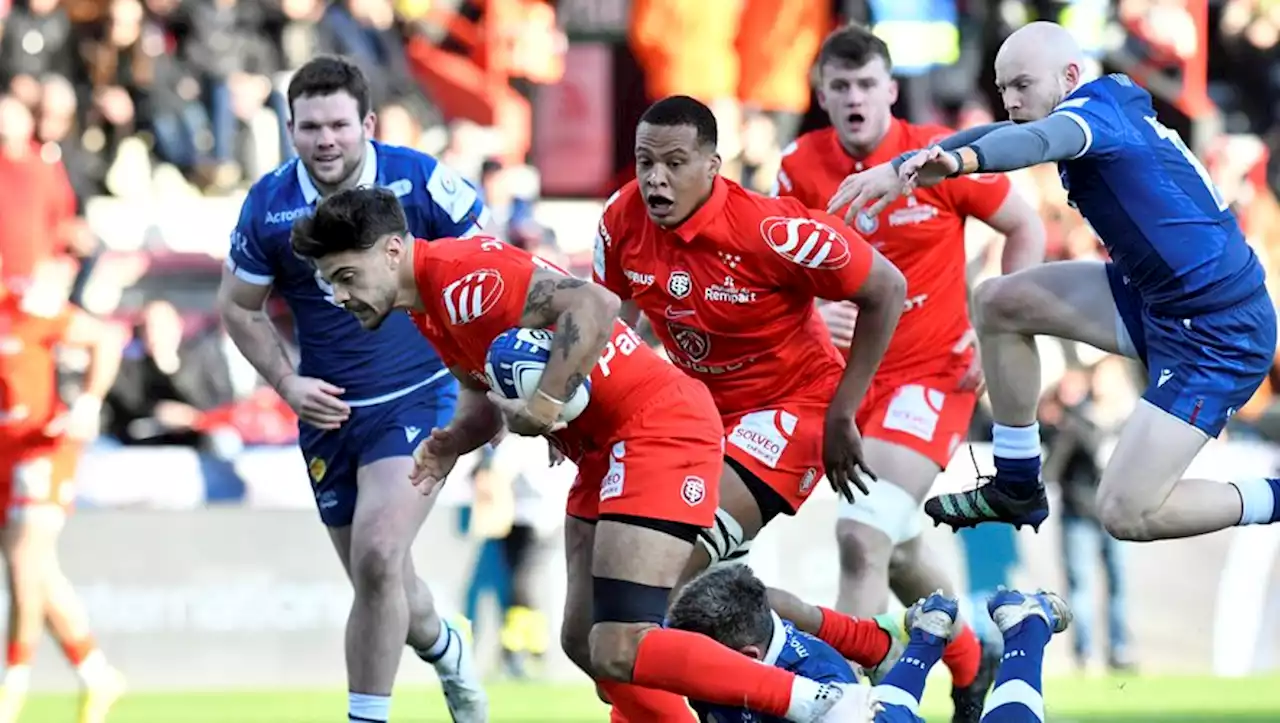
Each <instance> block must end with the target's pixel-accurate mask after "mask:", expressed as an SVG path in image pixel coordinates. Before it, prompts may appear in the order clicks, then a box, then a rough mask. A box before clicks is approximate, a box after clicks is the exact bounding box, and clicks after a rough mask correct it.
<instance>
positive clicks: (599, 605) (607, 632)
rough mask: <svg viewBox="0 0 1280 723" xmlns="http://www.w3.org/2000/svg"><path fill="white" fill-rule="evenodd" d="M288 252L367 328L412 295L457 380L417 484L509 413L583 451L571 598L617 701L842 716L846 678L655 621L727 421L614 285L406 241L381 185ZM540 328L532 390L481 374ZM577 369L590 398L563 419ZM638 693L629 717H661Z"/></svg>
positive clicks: (440, 472) (508, 256) (522, 255)
mask: <svg viewBox="0 0 1280 723" xmlns="http://www.w3.org/2000/svg"><path fill="white" fill-rule="evenodd" d="M293 250H294V251H295V252H296V253H298V254H299V256H301V257H303V258H307V259H311V260H314V262H315V264H316V266H317V270H318V272H319V273H320V275H321V276H322V277H323V278H324V279H325V280H327V281H328V283H329V284H331V286H332V288H333V296H334V299H335V300H336V301H337V303H339V304H341V305H343V306H345V307H346V308H348V309H350V310H351V311H352V312H353V313H355V314H356V316H357V318H359V320H360V322H361V323H362V324H363V325H364V326H366V327H370V328H374V327H377V326H378V325H379V324H381V323H382V322H383V320H385V319H386V318H387V317H388V316H390V315H391V314H395V313H399V312H398V310H400V309H407V310H409V311H410V312H411V315H412V317H413V319H414V321H415V322H416V323H417V326H418V329H419V330H420V331H421V332H422V333H423V334H424V335H425V336H426V337H427V338H428V339H429V340H430V341H431V342H432V344H433V345H434V346H435V348H436V349H437V350H439V352H440V354H441V356H442V358H443V359H444V360H445V362H446V363H447V364H448V365H449V368H450V369H451V370H452V371H453V373H454V376H455V377H456V378H457V379H458V381H459V382H460V383H461V384H462V391H461V395H460V398H459V403H458V411H457V413H456V414H455V415H454V418H453V420H452V421H450V422H449V424H448V425H447V426H445V427H441V428H436V429H433V430H431V432H430V433H429V435H428V437H427V439H426V441H424V442H423V443H422V444H421V445H420V446H419V448H418V450H417V451H416V452H415V458H416V462H417V466H416V468H415V470H414V472H413V475H412V476H413V482H414V484H415V485H417V486H419V487H420V488H421V489H422V491H423V492H424V493H426V494H431V493H434V492H435V490H436V489H437V488H438V487H439V485H440V484H441V483H442V482H443V481H444V479H445V477H446V476H447V474H448V473H449V470H450V469H452V467H453V465H454V463H455V462H456V461H457V458H458V456H459V455H462V454H466V453H467V452H470V451H472V450H474V449H476V448H477V447H479V446H480V445H482V444H484V443H485V442H487V441H488V440H490V439H492V438H493V437H494V435H495V434H497V433H498V431H499V429H500V428H501V427H502V425H503V423H504V421H505V424H506V426H507V428H508V429H509V430H510V431H511V432H513V433H516V434H521V435H525V436H539V435H547V436H548V437H549V439H551V440H552V441H553V442H554V443H555V444H556V445H557V446H558V447H559V448H560V449H562V450H564V452H565V455H566V457H568V458H569V459H571V460H573V461H574V462H575V463H576V464H577V466H578V472H579V476H578V479H577V481H576V482H575V487H576V489H575V490H574V492H573V495H574V498H575V499H576V500H577V504H578V505H580V506H578V507H575V508H574V511H575V512H578V513H580V514H584V515H590V519H592V520H593V521H595V523H596V524H595V525H594V526H593V527H592V528H591V531H592V533H593V534H591V535H590V536H582V537H579V538H570V541H569V542H570V544H571V545H580V546H582V549H572V548H571V549H570V550H569V551H568V559H569V560H570V561H581V562H582V563H583V564H581V565H570V566H569V569H568V587H569V589H568V597H569V598H570V599H571V600H573V601H574V602H572V603H569V604H570V605H573V606H574V607H575V608H576V607H577V606H579V605H580V606H581V607H582V608H584V609H587V610H592V611H593V612H594V616H593V624H592V626H591V632H590V642H589V645H590V650H589V656H590V660H589V664H590V665H591V669H592V670H593V671H595V672H596V675H597V677H598V679H599V680H600V681H601V682H602V684H603V687H605V689H606V691H607V693H608V695H609V696H610V697H611V699H612V700H614V701H615V702H619V701H632V700H642V699H643V696H644V695H646V694H647V693H651V692H653V691H646V690H645V688H641V687H638V686H645V687H647V688H655V689H658V690H660V691H661V690H665V691H669V692H670V693H675V694H677V695H681V696H687V697H692V698H696V699H699V700H711V701H714V702H718V703H731V702H740V701H744V700H745V701H749V704H750V705H751V706H752V707H753V708H759V709H761V710H764V711H767V712H768V713H770V714H772V715H776V716H785V717H786V718H788V719H790V720H794V721H818V720H827V719H828V718H826V716H827V715H828V714H830V715H831V716H835V718H834V719H835V720H842V718H840V717H839V716H840V712H841V711H842V710H845V709H847V708H849V707H850V706H856V705H857V704H858V702H859V701H858V700H857V696H856V693H857V691H856V690H851V692H850V693H847V694H846V693H845V691H844V690H843V689H842V688H841V687H839V686H834V687H833V686H828V685H823V684H821V683H818V682H816V681H813V680H810V679H808V678H803V677H800V676H796V675H795V674H793V673H790V672H788V671H782V670H779V669H776V668H770V667H766V666H761V665H757V664H755V663H753V662H751V661H748V660H746V659H745V658H743V657H742V656H741V655H738V654H737V653H735V652H734V651H732V650H729V649H728V648H725V647H723V646H721V645H719V644H718V643H716V642H715V641H713V640H710V639H708V638H705V637H703V636H699V635H694V634H691V633H686V632H683V631H677V630H665V629H663V628H661V627H660V624H661V623H662V621H663V619H664V618H665V616H666V612H667V606H668V603H669V601H670V595H671V589H672V587H673V586H674V585H675V584H676V581H677V580H678V579H679V577H680V575H681V572H682V571H683V570H684V567H685V564H686V563H687V561H688V559H689V555H690V553H691V551H692V550H693V546H694V541H695V540H696V539H697V536H698V532H699V531H700V530H701V529H702V528H704V527H707V526H708V525H710V524H712V522H713V520H714V518H715V509H716V502H717V499H718V495H717V490H716V481H717V480H718V479H719V475H720V467H721V459H722V457H721V455H722V450H721V445H722V441H723V438H724V428H723V427H722V426H721V424H720V417H719V415H718V413H717V412H716V409H715V405H714V403H713V402H712V400H711V395H710V394H709V393H708V392H707V390H706V387H704V386H703V385H701V384H699V383H698V382H696V381H694V380H692V379H690V378H688V377H687V376H685V375H684V374H681V373H680V371H679V370H677V369H676V368H675V367H673V366H671V365H670V364H668V363H667V362H665V361H664V360H662V358H661V357H659V356H658V355H657V353H656V352H654V351H653V350H652V349H650V348H649V347H648V346H646V345H645V344H644V343H643V342H642V341H641V340H640V338H639V337H638V336H637V335H636V333H635V332H634V331H632V330H631V328H630V327H628V326H627V325H626V324H624V323H622V322H621V321H619V320H618V318H617V311H618V308H619V305H620V302H619V301H618V298H617V297H616V296H614V295H613V294H612V293H610V292H609V291H608V290H607V289H605V288H604V287H601V286H598V285H596V284H592V283H590V282H588V281H583V280H580V279H575V278H573V277H571V276H569V275H567V274H566V273H564V272H563V271H560V270H559V269H556V268H553V267H551V266H550V264H547V263H546V262H543V261H541V260H539V259H536V258H535V257H533V256H531V255H529V254H528V253H526V252H524V251H522V250H520V249H517V248H515V247H513V246H510V245H508V244H505V243H503V242H501V241H498V240H496V239H492V238H484V237H476V238H470V239H440V240H436V241H432V242H430V243H428V242H426V241H422V240H419V239H415V238H414V237H413V236H412V235H411V234H410V232H409V230H408V223H407V220H406V218H405V213H404V210H403V209H402V208H401V207H400V203H399V201H398V200H397V199H396V196H395V194H394V193H393V192H392V191H390V190H386V189H378V188H359V189H354V190H349V191H343V192H340V193H338V194H336V195H334V196H332V197H330V198H328V199H326V200H325V201H323V202H322V203H321V204H320V206H319V207H318V208H317V209H316V211H315V215H314V216H312V217H310V218H307V219H303V220H301V221H299V222H298V223H297V225H296V226H295V228H294V232H293ZM541 329H554V336H553V339H552V340H551V341H548V342H546V346H545V347H544V348H542V349H543V351H542V355H541V356H540V357H533V356H527V355H526V357H524V361H523V362H522V364H527V363H537V364H540V365H542V368H541V370H540V371H538V377H539V378H538V382H537V388H536V389H530V390H527V393H526V394H525V397H526V398H524V399H508V398H504V397H502V396H500V395H498V394H497V393H495V392H494V391H487V390H491V389H492V388H493V387H494V386H497V387H498V388H505V387H504V386H503V385H507V386H510V381H511V380H510V378H509V375H512V374H514V373H516V370H515V369H514V368H505V369H504V368H502V362H501V361H500V360H499V361H498V362H496V366H495V367H494V368H493V370H492V374H493V376H492V377H491V376H490V375H489V374H487V373H486V366H487V362H488V358H489V354H490V350H491V347H492V348H493V349H494V350H495V353H501V354H506V355H510V354H513V353H516V352H517V351H518V352H519V353H521V354H524V353H525V352H526V351H527V350H528V349H529V348H532V347H536V346H537V340H538V339H540V338H541V339H544V340H545V337H546V336H547V335H545V334H542V335H537V334H534V332H535V331H536V330H541ZM507 358H510V357H509V356H508V357H507ZM506 363H507V364H512V363H513V362H511V361H508V362H506ZM521 374H523V372H521ZM503 380H506V381H503ZM584 384H589V385H590V386H589V387H586V391H587V393H589V396H590V400H589V402H588V403H587V404H586V406H585V408H583V409H581V410H579V415H578V416H576V417H575V418H573V419H571V420H565V419H562V415H563V412H564V410H565V402H566V401H568V400H573V399H574V398H575V396H576V395H577V394H578V393H579V391H580V388H581V387H583V386H584ZM405 486H406V487H409V485H408V484H407V483H406V484H405ZM587 501H590V502H591V503H593V504H592V505H591V506H588V505H587V504H586V503H587ZM637 707H638V709H639V710H640V711H642V712H641V713H640V714H639V717H637V718H636V719H635V720H637V721H648V720H661V719H655V718H651V717H648V718H646V717H643V716H644V715H645V714H644V713H643V711H644V710H645V707H644V706H643V704H642V703H641V704H638V705H637Z"/></svg>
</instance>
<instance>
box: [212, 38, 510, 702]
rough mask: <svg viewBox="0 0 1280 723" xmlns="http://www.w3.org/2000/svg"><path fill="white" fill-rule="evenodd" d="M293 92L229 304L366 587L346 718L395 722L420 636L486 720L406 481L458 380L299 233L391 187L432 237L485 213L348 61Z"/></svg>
mask: <svg viewBox="0 0 1280 723" xmlns="http://www.w3.org/2000/svg"><path fill="white" fill-rule="evenodd" d="M288 100H289V109H290V113H291V114H292V118H291V119H290V122H289V130H290V133H291V134H292V136H293V142H294V146H295V147H296V149H297V151H298V158H297V159H295V160H292V161H290V162H288V163H286V164H284V165H283V166H281V167H280V168H278V169H277V170H275V171H274V172H272V173H270V174H268V175H266V176H264V177H263V178H262V179H261V180H259V181H258V182H257V183H256V184H254V186H253V188H252V189H251V190H250V191H249V195H248V197H247V198H246V199H245V202H244V206H243V208H242V209H241V212H240V221H239V223H238V224H237V225H236V228H235V231H234V232H233V233H232V235H231V253H230V255H229V256H228V258H227V265H226V269H225V270H224V272H223V276H222V286H221V289H220V290H219V295H218V304H219V310H220V311H221V314H222V319H223V321H224V323H225V324H226V326H227V331H228V333H229V334H230V335H231V338H232V339H233V340H234V341H235V343H236V346H237V347H239V349H240V351H241V353H243V354H244V355H245V357H246V358H248V360H249V361H250V362H252V363H253V365H254V367H255V368H256V369H257V370H258V372H259V373H260V374H262V376H263V378H264V379H266V380H267V382H268V383H270V384H271V385H272V386H273V387H275V389H276V390H277V391H278V392H279V393H280V395H281V396H282V397H284V399H285V400H286V401H287V402H288V403H289V406H291V407H292V408H293V410H294V411H295V412H297V414H298V417H299V420H300V423H299V437H300V439H299V442H300V445H301V447H302V454H303V456H304V457H305V459H306V462H307V469H308V471H309V473H310V476H311V483H312V487H313V492H314V493H315V498H316V505H317V507H318V508H319V512H320V520H321V522H323V523H324V525H325V526H326V527H327V528H328V529H329V536H330V539H331V540H332V541H333V545H334V549H335V551H336V552H337V553H338V559H339V560H340V561H341V562H342V565H343V567H344V568H345V570H346V572H347V575H348V577H349V578H350V580H351V583H352V587H353V588H354V589H355V598H354V601H353V602H352V607H351V615H350V617H349V618H348V620H347V631H346V660H347V683H348V689H349V692H350V695H349V704H348V719H349V720H352V721H374V722H377V723H382V722H383V721H386V720H387V719H388V717H389V716H390V707H391V688H392V684H393V683H394V682H395V677H396V670H397V668H398V667H399V664H400V657H401V651H402V649H403V646H404V645H406V644H408V645H409V647H411V648H412V649H413V650H414V652H415V653H417V655H418V656H419V657H420V658H422V659H423V660H424V661H426V662H428V663H430V664H432V665H433V666H434V667H435V669H436V672H437V673H438V674H439V675H440V679H441V682H442V684H443V687H444V693H445V698H446V701H447V702H448V706H449V711H450V714H451V715H452V716H453V719H454V720H455V721H459V722H463V721H465V722H466V723H472V722H475V723H479V722H481V721H484V720H486V719H487V705H488V704H487V701H486V698H485V694H484V690H483V688H482V687H481V685H480V680H479V676H478V674H477V672H476V671H475V670H474V669H473V666H472V662H471V657H470V653H469V651H468V649H467V645H466V643H464V641H463V639H462V636H461V635H460V634H459V632H458V631H456V630H454V629H453V628H451V627H450V626H449V625H448V623H446V622H445V621H444V620H442V619H441V618H440V616H439V615H438V614H437V613H436V611H435V607H434V604H433V602H432V597H431V592H430V591H429V590H428V589H427V586H426V583H424V582H423V581H422V580H421V579H420V578H419V577H418V576H417V573H416V572H415V571H414V567H413V562H412V560H411V558H410V545H411V544H412V542H413V539H414V537H415V536H417V534H418V529H419V528H420V527H421V526H422V524H423V522H424V521H425V520H426V518H427V515H428V513H430V511H431V507H432V504H433V503H434V502H435V497H434V496H427V497H424V496H422V495H419V494H417V493H416V492H415V491H414V490H413V489H412V488H411V487H410V486H409V485H406V484H405V483H404V480H405V478H406V477H407V476H408V475H409V472H410V471H411V470H412V469H413V459H412V453H413V449H414V447H415V446H416V445H417V443H418V442H420V441H421V439H422V437H423V435H424V434H426V433H427V432H429V431H430V430H431V429H432V428H433V427H442V426H444V425H445V423H446V422H447V421H448V420H449V418H450V416H451V415H452V414H453V407H454V403H455V400H456V399H457V393H458V392H457V386H456V384H455V383H454V381H453V378H452V377H451V376H450V375H449V370H448V369H446V368H445V366H444V364H443V363H441V361H440V358H439V356H437V355H436V353H435V351H434V350H433V349H432V348H431V347H430V346H429V345H428V344H427V343H426V342H425V341H424V340H423V339H422V337H421V336H420V335H419V334H418V333H417V331H415V329H414V328H413V323H412V322H411V321H410V320H409V318H408V317H407V316H405V315H403V314H397V315H396V316H394V317H392V318H390V319H388V320H387V323H386V324H383V325H382V326H381V328H378V329H377V330H375V331H373V332H367V331H365V330H364V329H362V328H361V327H360V324H359V323H358V322H357V321H356V320H355V319H354V318H352V316H351V315H350V314H348V313H347V311H345V310H344V309H343V307H342V306H340V305H338V304H337V303H336V302H335V301H334V298H333V289H332V288H330V286H329V285H328V284H327V283H326V282H325V280H324V278H323V277H322V276H321V275H320V274H319V272H318V271H316V269H315V268H314V267H313V266H312V265H311V264H309V263H307V262H306V261H304V260H302V259H300V258H298V257H297V256H295V255H294V253H293V250H292V249H291V248H290V246H289V233H290V230H291V229H292V227H293V223H294V221H295V220H297V219H299V218H305V217H307V216H309V215H310V214H311V213H312V211H313V209H314V206H315V204H316V203H317V202H319V201H320V200H321V199H322V198H324V197H326V196H329V195H330V194H332V193H335V192H337V191H339V190H341V189H345V188H352V187H355V186H374V185H376V186H383V187H386V188H389V189H391V192H393V193H394V194H396V195H397V196H399V197H400V198H402V200H403V203H404V206H405V210H406V213H407V215H408V218H409V226H410V228H411V229H412V230H413V231H414V233H415V234H416V235H418V236H420V237H422V238H441V237H445V236H466V235H469V234H472V233H475V232H476V231H477V230H479V228H480V227H481V226H482V225H483V222H484V214H485V212H484V207H483V205H482V204H481V202H480V200H479V197H478V196H477V194H476V191H475V189H473V188H472V187H471V186H470V185H468V184H467V183H466V181H464V180H463V179H462V178H461V177H459V176H458V175H457V174H456V173H454V172H453V171H452V170H450V169H449V168H448V167H446V166H444V165H443V164H441V163H439V162H437V161H436V159H434V158H432V157H430V156H427V155H425V154H422V153H419V152H418V151H415V150H411V149H408V148H400V147H396V146H389V145H384V144H380V143H376V142H374V141H371V140H370V138H371V137H372V136H373V132H374V120H375V119H374V115H373V113H372V111H371V110H370V101H369V87H368V83H367V82H366V80H365V78H364V76H363V75H362V74H361V72H360V70H359V68H357V67H356V66H355V65H354V64H352V63H350V62H349V61H347V60H344V59H341V58H334V57H320V58H316V59H314V60H312V61H310V62H308V63H307V64H305V65H303V66H302V68H300V69H299V70H298V71H297V73H295V74H294V76H293V79H292V80H291V81H290V83H289V89H288ZM273 288H274V289H275V290H276V291H277V292H278V293H279V294H280V295H281V296H283V297H284V300H285V301H286V302H287V303H288V305H289V308H290V310H291V311H292V313H293V317H294V323H295V325H296V328H297V335H298V343H299V345H300V347H301V360H300V362H299V364H298V365H297V366H296V367H295V366H294V363H293V360H292V359H291V358H290V355H289V353H288V352H287V351H286V347H285V345H284V343H283V342H282V341H281V339H280V338H279V336H278V335H277V332H276V329H275V327H274V325H273V324H272V322H271V320H270V318H268V316H267V315H266V314H265V313H264V311H263V306H264V304H265V302H266V300H267V296H268V295H269V294H270V293H271V290H272V289H273ZM348 308H350V307H348ZM352 310H353V311H358V310H357V309H352Z"/></svg>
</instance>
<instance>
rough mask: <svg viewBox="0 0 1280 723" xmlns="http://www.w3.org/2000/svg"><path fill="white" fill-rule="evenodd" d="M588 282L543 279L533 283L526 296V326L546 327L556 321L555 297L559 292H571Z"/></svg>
mask: <svg viewBox="0 0 1280 723" xmlns="http://www.w3.org/2000/svg"><path fill="white" fill-rule="evenodd" d="M586 283H587V282H585V281H583V280H582V279H575V278H572V277H563V276H560V277H556V278H550V279H548V278H543V279H539V280H537V281H535V282H533V285H532V286H530V287H529V293H528V294H527V295H526V296H525V301H524V311H523V312H522V313H521V316H522V317H523V319H524V323H525V324H530V325H533V324H538V325H542V326H546V325H549V324H552V323H554V322H555V320H556V315H557V314H556V311H555V296H556V292H557V291H570V290H573V289H577V288H579V287H581V286H585V285H586Z"/></svg>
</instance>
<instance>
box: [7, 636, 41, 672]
mask: <svg viewBox="0 0 1280 723" xmlns="http://www.w3.org/2000/svg"><path fill="white" fill-rule="evenodd" d="M34 654H35V646H34V645H30V644H27V643H18V642H11V643H9V653H8V655H7V656H5V664H6V667H9V668H15V667H18V666H21V665H30V664H31V658H32V656H33V655H34Z"/></svg>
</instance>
